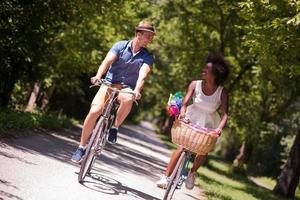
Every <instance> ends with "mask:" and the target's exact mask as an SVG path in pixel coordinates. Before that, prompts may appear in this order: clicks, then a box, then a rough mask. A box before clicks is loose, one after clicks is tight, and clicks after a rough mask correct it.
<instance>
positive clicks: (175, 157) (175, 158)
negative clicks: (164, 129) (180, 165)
mask: <svg viewBox="0 0 300 200" xmlns="http://www.w3.org/2000/svg"><path fill="white" fill-rule="evenodd" d="M182 151H183V148H182V147H178V148H177V150H176V151H175V152H174V153H173V154H172V156H171V159H170V161H169V163H168V166H167V169H166V172H165V175H166V176H167V177H169V176H170V175H171V174H172V172H173V170H174V168H175V166H176V163H177V161H178V159H179V157H180V154H181V152H182Z"/></svg>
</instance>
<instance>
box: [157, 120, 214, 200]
mask: <svg viewBox="0 0 300 200" xmlns="http://www.w3.org/2000/svg"><path fill="white" fill-rule="evenodd" d="M171 134H172V142H173V143H175V144H178V145H181V146H182V147H183V150H182V152H181V154H180V157H179V159H178V161H177V163H176V165H175V168H174V170H173V172H172V174H171V176H170V177H169V182H168V185H167V188H166V191H165V194H164V198H163V200H170V199H172V197H173V195H174V192H175V190H176V189H177V188H180V187H181V185H182V184H183V182H184V181H185V179H186V175H187V172H188V164H189V161H190V159H191V155H192V154H193V153H198V154H202V155H206V154H207V153H208V152H209V151H211V150H212V149H213V147H214V145H215V143H216V141H217V138H218V137H217V136H214V135H210V134H207V133H206V132H205V131H201V130H199V129H196V128H193V127H192V126H190V125H188V124H186V123H185V122H183V121H181V120H175V122H174V123H173V126H172V129H171Z"/></svg>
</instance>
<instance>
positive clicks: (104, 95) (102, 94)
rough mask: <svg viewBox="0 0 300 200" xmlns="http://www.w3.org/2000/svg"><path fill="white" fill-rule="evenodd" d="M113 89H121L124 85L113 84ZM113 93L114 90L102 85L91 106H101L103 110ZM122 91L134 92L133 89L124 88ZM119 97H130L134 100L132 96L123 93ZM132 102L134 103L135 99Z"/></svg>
mask: <svg viewBox="0 0 300 200" xmlns="http://www.w3.org/2000/svg"><path fill="white" fill-rule="evenodd" d="M111 87H113V88H117V89H121V88H122V85H121V84H112V85H111ZM111 91H112V90H111V89H110V88H109V87H108V86H106V85H104V84H103V85H101V86H100V88H99V90H98V92H97V94H96V95H95V97H94V99H93V101H92V104H91V105H92V106H99V107H101V109H103V108H104V106H105V105H106V104H107V100H108V97H109V95H110V94H111ZM121 91H126V92H133V90H132V89H131V88H124V89H122V90H121ZM119 95H122V96H126V97H127V96H128V97H130V98H132V95H131V94H126V93H122V94H119ZM132 101H133V98H132Z"/></svg>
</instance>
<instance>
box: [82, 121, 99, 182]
mask: <svg viewBox="0 0 300 200" xmlns="http://www.w3.org/2000/svg"><path fill="white" fill-rule="evenodd" d="M104 127H105V123H104V118H102V117H101V118H100V119H99V121H98V122H97V125H96V127H95V129H94V131H93V133H92V136H91V137H90V140H89V143H88V146H87V148H86V150H85V155H84V157H83V160H82V162H81V166H80V170H79V174H78V182H79V183H82V182H83V180H84V178H85V177H86V175H87V173H89V172H90V170H91V168H92V165H93V164H94V161H95V156H96V152H97V150H98V148H99V147H98V145H99V141H102V139H103V137H104V136H105V134H103V133H104Z"/></svg>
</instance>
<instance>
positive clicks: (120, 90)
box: [90, 79, 138, 105]
mask: <svg viewBox="0 0 300 200" xmlns="http://www.w3.org/2000/svg"><path fill="white" fill-rule="evenodd" d="M102 84H104V85H106V86H107V87H109V88H111V89H113V90H116V91H117V92H118V93H124V94H130V95H132V96H133V101H134V102H135V104H136V105H138V102H137V101H136V99H135V95H136V94H135V92H133V91H123V90H122V89H124V88H130V87H129V86H128V85H125V84H121V85H122V89H118V88H114V87H111V85H112V84H111V83H109V82H107V81H106V80H105V79H96V81H95V83H94V84H93V85H90V88H92V87H95V86H101V85H102Z"/></svg>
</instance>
